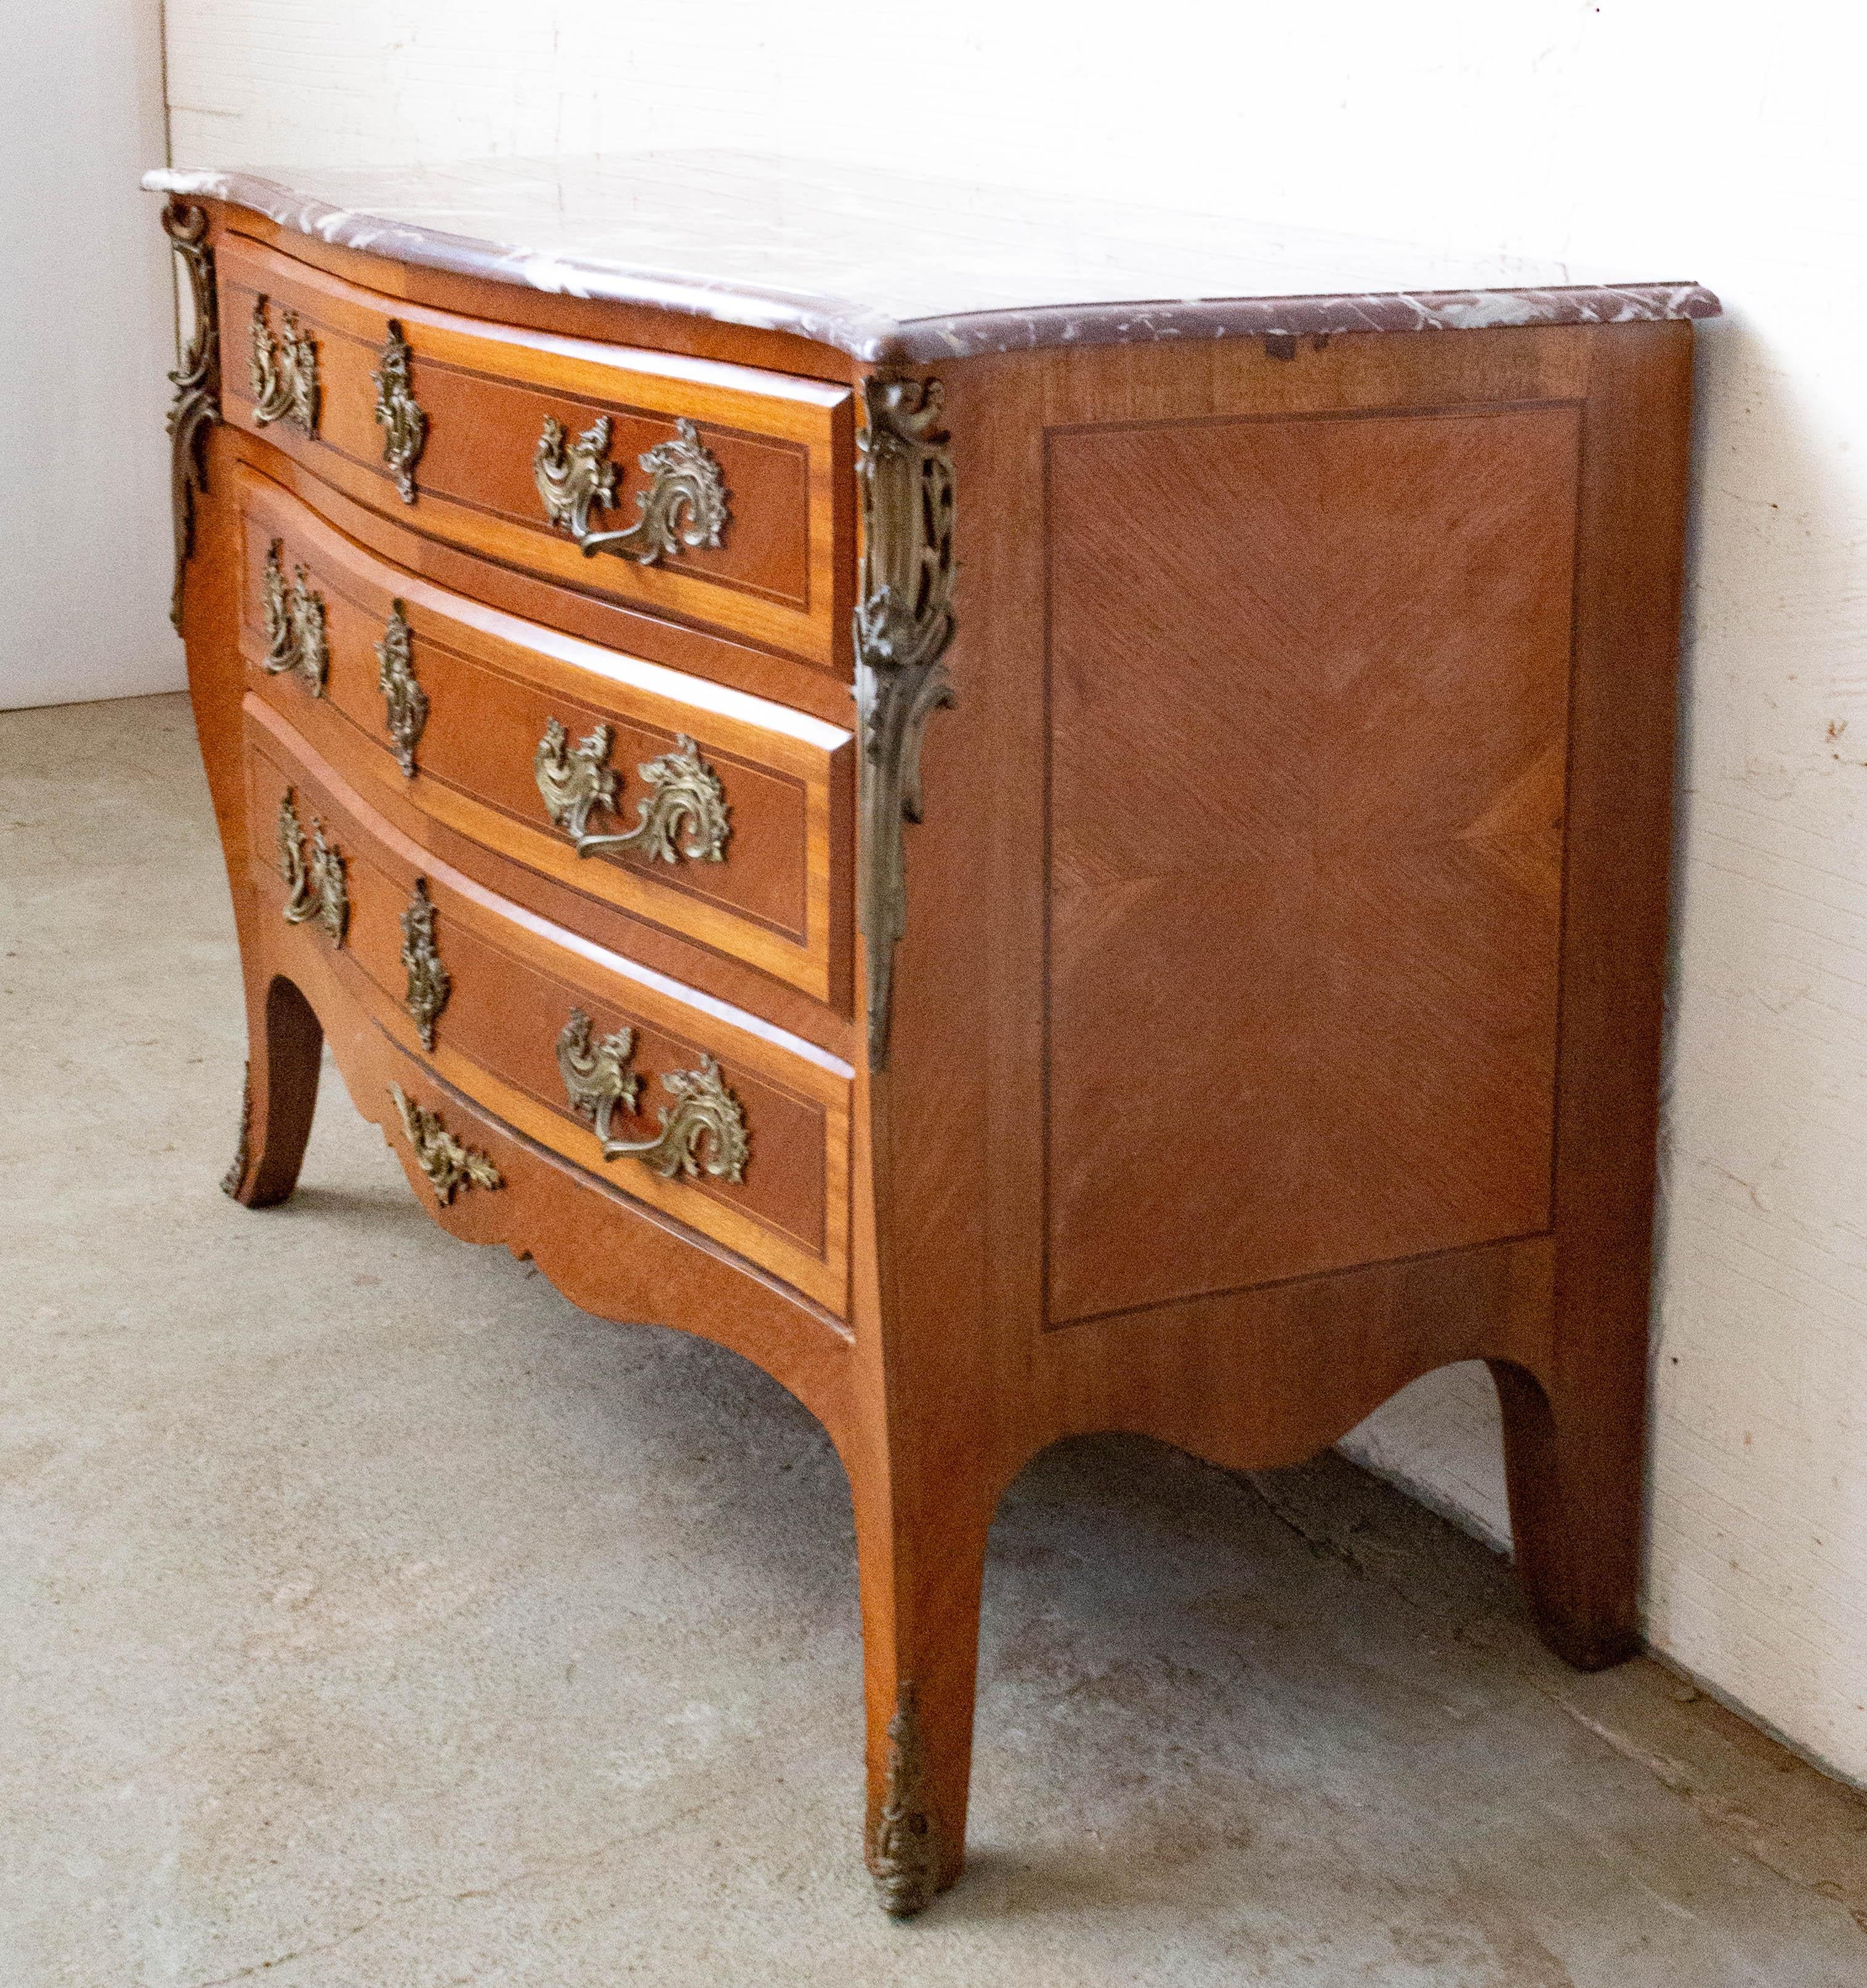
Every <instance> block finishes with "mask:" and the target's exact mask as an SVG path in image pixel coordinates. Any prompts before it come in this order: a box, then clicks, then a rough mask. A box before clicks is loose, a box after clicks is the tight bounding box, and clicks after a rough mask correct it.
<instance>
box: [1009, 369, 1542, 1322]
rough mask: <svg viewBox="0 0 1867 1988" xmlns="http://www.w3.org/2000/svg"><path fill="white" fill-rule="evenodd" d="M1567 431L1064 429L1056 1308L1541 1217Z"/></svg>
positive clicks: (1372, 419) (1212, 425) (1459, 424)
mask: <svg viewBox="0 0 1867 1988" xmlns="http://www.w3.org/2000/svg"><path fill="white" fill-rule="evenodd" d="M1577 438H1578V422H1577V417H1576V413H1575V411H1574V408H1573V407H1537V408H1527V409H1504V410H1500V411H1480V412H1470V413H1465V414H1450V413H1443V414H1409V415H1368V416H1364V417H1361V418H1347V419H1343V418H1307V419H1288V418H1286V419H1281V420H1270V421H1252V420H1246V421H1210V422H1199V423H1192V424H1152V423H1150V424H1137V425H1134V426H1129V427H1124V428H1106V429H1091V430H1087V431H1077V432H1074V433H1064V434H1056V435H1054V436H1053V437H1052V438H1051V446H1050V478H1049V482H1050V601H1051V623H1050V745H1051V754H1052V766H1051V776H1050V863H1051V867H1050V877H1051V891H1052V899H1051V912H1050V1011H1049V1014H1050V1057H1049V1071H1050V1121H1049V1142H1048V1155H1047V1157H1048V1164H1049V1180H1050V1222H1049V1234H1048V1243H1049V1250H1050V1318H1051V1320H1052V1321H1053V1322H1061V1321H1064V1320H1073V1319H1080V1318H1083V1317H1091V1316H1094V1315H1097V1314H1099V1313H1108V1312H1113V1311H1119V1310H1126V1309H1129V1308H1132V1307H1138V1306H1145V1305H1150V1304H1157V1303H1164V1302H1165V1301H1167V1300H1172V1299H1178V1298H1183V1297H1191V1296H1193V1295H1196V1294H1197V1293H1202V1292H1216V1291H1223V1290H1233V1289H1241V1288H1245V1287H1248V1286H1252V1285H1254V1284H1259V1283H1266V1282H1269V1281H1272V1280H1279V1279H1284V1278H1290V1277H1299V1276H1311V1275H1314V1274H1315V1273H1317V1272H1319V1271H1323V1270H1335V1269H1341V1268H1344V1267H1347V1266H1350V1265H1353V1264H1357V1263H1375V1262H1380V1261H1383V1260H1385V1259H1391V1258H1395V1257H1402V1256H1415V1255H1419V1254H1422V1253H1426V1252H1428V1251H1432V1250H1443V1249H1459V1248H1464V1247H1469V1246H1472V1245H1473V1244H1476V1243H1480V1242H1489V1241H1493V1240H1496V1239H1500V1238H1503V1237H1506V1236H1517V1235H1525V1234H1530V1233H1533V1232H1537V1231H1538V1230H1540V1229H1543V1228H1544V1227H1546V1226H1547V1222H1548V1220H1549V1195H1550V1166H1551V1126H1552V1113H1553V1109H1554V1097H1553V1094H1554V1058H1555V1043H1556V986H1557V950H1558V937H1559V928H1560V921H1561V813H1562V796H1563V783H1564V768H1565V753H1566V711H1567V704H1568V655H1569V597H1570V592H1571V584H1572V573H1573V564H1574V514H1575V480H1576V461H1577ZM1111 492H1121V499H1122V501H1121V502H1120V503H1119V504H1114V503H1111V501H1110V495H1111ZM1136 511H1139V512H1142V513H1144V514H1145V515H1148V516H1155V517H1165V516H1169V515H1172V516H1174V517H1175V519H1176V526H1175V529H1174V530H1173V531H1172V532H1163V533H1162V534H1161V535H1159V536H1158V537H1148V538H1145V539H1144V538H1143V537H1142V536H1140V535H1138V534H1136V533H1135V532H1133V531H1132V530H1131V529H1130V528H1129V526H1130V520H1131V517H1132V516H1133V514H1134V513H1135V512H1136Z"/></svg>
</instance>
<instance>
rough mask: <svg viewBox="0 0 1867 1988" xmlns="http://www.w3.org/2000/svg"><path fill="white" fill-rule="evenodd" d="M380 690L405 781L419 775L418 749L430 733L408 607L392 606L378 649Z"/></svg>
mask: <svg viewBox="0 0 1867 1988" xmlns="http://www.w3.org/2000/svg"><path fill="white" fill-rule="evenodd" d="M376 686H377V689H379V690H380V691H381V692H382V694H383V703H384V706H385V707H386V710H385V713H384V720H383V722H384V726H385V727H386V729H387V732H388V734H389V742H390V743H391V745H393V746H394V749H395V763H396V764H397V766H400V767H401V769H402V777H403V779H405V780H411V779H414V773H415V748H416V746H418V745H419V744H420V743H421V734H422V733H423V732H424V731H426V730H427V729H428V692H427V691H424V689H423V688H421V685H419V684H418V682H416V681H415V648H414V633H413V631H411V629H410V627H409V626H408V607H407V604H406V603H404V602H402V601H400V600H392V601H391V603H389V623H388V626H387V627H385V628H384V631H383V638H382V640H381V641H380V642H378V643H377V645H376Z"/></svg>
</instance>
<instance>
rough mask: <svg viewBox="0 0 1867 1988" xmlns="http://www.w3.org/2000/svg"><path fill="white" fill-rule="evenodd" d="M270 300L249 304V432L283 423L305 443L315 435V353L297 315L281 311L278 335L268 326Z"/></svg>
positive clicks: (308, 334)
mask: <svg viewBox="0 0 1867 1988" xmlns="http://www.w3.org/2000/svg"><path fill="white" fill-rule="evenodd" d="M268 301H269V299H266V298H265V297H255V299H254V300H253V324H252V360H251V365H250V368H249V377H250V379H251V380H252V391H253V426H254V427H255V428H266V427H268V426H269V425H270V424H272V422H274V421H284V422H285V423H286V424H287V425H288V426H289V427H291V428H296V429H297V430H298V431H299V434H302V435H303V436H304V437H305V438H306V440H307V441H309V439H310V438H312V437H313V435H315V434H316V433H317V431H318V405H319V399H320V389H319V387H318V349H317V347H316V344H315V343H313V340H312V336H311V334H310V333H309V332H308V331H306V330H303V328H302V327H301V326H299V321H298V313H296V311H292V310H282V311H281V312H280V313H279V323H280V324H281V326H282V327H283V329H282V332H281V333H279V334H278V335H275V334H274V333H273V330H272V326H271V325H270V324H269V323H268V322H267V320H266V304H267V303H268Z"/></svg>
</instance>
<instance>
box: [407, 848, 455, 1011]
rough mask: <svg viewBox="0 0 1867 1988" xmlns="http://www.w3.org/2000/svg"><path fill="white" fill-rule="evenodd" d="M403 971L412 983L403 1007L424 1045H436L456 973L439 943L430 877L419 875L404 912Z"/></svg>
mask: <svg viewBox="0 0 1867 1988" xmlns="http://www.w3.org/2000/svg"><path fill="white" fill-rule="evenodd" d="M401 926H402V970H403V972H404V973H406V974H407V975H408V988H407V989H406V991H405V992H404V994H403V996H402V1006H404V1008H406V1009H408V1014H409V1019H411V1021H413V1022H414V1025H415V1033H416V1034H417V1035H418V1036H420V1037H421V1046H422V1047H423V1048H424V1050H431V1049H432V1048H433V1047H434V1046H435V1023H437V1022H438V1021H439V1020H440V1019H441V1011H442V1010H443V1009H445V1007H446V1006H447V1005H448V996H450V995H452V992H454V976H453V975H452V974H451V973H449V972H448V970H447V969H446V967H445V966H444V965H442V964H441V948H439V947H438V945H436V944H435V901H434V899H433V898H431V897H430V896H429V895H428V879H427V878H426V877H417V878H416V879H415V887H414V891H412V892H411V894H410V896H409V899H408V909H407V910H406V911H404V912H403V914H402V917H401Z"/></svg>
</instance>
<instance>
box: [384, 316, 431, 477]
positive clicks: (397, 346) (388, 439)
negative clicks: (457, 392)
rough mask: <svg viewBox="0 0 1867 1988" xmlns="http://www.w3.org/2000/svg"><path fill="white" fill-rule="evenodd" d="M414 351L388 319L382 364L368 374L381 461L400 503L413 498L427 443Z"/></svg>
mask: <svg viewBox="0 0 1867 1988" xmlns="http://www.w3.org/2000/svg"><path fill="white" fill-rule="evenodd" d="M413 358H414V353H412V352H411V350H409V347H408V340H407V339H405V338H404V336H402V327H401V325H400V324H399V323H397V321H396V320H394V318H391V320H389V340H388V343H387V344H386V345H384V347H383V359H382V363H381V366H379V367H377V370H375V372H374V373H373V374H371V375H370V377H371V378H372V379H373V380H374V381H375V382H376V421H377V426H378V427H379V428H381V430H382V431H383V461H384V462H386V463H387V465H389V468H390V470H391V472H392V473H393V474H394V477H395V487H396V489H398V490H399V491H401V493H402V502H404V504H412V503H413V502H414V501H415V465H416V464H417V463H418V462H420V461H421V451H422V450H423V449H424V448H426V447H427V446H428V416H427V414H425V413H424V412H423V411H422V409H421V405H420V404H419V403H418V401H417V400H416V399H415V391H414V387H413V385H412V384H411V383H410V380H409V377H408V368H409V363H410V361H411V360H412V359H413Z"/></svg>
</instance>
